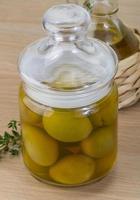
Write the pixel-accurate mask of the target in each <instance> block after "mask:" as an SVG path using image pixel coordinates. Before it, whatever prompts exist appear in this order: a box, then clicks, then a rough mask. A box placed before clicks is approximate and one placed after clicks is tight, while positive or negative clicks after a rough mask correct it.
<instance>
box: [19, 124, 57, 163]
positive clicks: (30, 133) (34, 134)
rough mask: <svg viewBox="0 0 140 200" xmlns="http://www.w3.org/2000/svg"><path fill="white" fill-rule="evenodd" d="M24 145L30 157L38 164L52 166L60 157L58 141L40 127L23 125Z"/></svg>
mask: <svg viewBox="0 0 140 200" xmlns="http://www.w3.org/2000/svg"><path fill="white" fill-rule="evenodd" d="M22 135H23V141H24V146H25V149H26V151H27V153H28V154H29V156H30V158H31V159H32V160H33V161H34V162H36V163H37V164H38V165H42V166H50V165H52V164H53V163H55V162H56V160H57V158H58V143H57V141H55V140H54V139H52V138H51V137H50V136H49V135H47V133H46V132H45V131H44V130H43V129H40V128H38V127H33V126H30V125H27V124H23V125H22Z"/></svg>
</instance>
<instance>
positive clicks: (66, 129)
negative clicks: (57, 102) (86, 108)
mask: <svg viewBox="0 0 140 200" xmlns="http://www.w3.org/2000/svg"><path fill="white" fill-rule="evenodd" d="M43 125H44V129H45V130H46V131H47V132H48V134H49V135H50V136H52V137H53V138H55V139H57V140H59V141H62V142H77V141H81V140H83V139H85V138H86V137H87V136H88V135H89V134H90V133H91V131H92V125H91V122H90V120H89V119H88V118H87V117H86V116H76V114H75V112H74V111H51V112H48V113H46V114H45V115H44V116H43Z"/></svg>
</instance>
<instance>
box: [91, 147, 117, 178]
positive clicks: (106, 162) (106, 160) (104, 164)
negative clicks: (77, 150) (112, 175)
mask: <svg viewBox="0 0 140 200" xmlns="http://www.w3.org/2000/svg"><path fill="white" fill-rule="evenodd" d="M115 159H116V151H113V152H111V154H109V155H107V156H105V157H103V158H100V159H97V160H96V172H95V174H96V175H95V176H96V177H100V176H103V175H105V174H106V173H107V172H108V171H109V170H110V169H111V168H112V166H113V164H114V162H115Z"/></svg>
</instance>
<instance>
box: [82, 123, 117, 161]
mask: <svg viewBox="0 0 140 200" xmlns="http://www.w3.org/2000/svg"><path fill="white" fill-rule="evenodd" d="M114 145H115V137H114V132H113V128H112V126H111V127H103V128H98V129H96V130H94V131H93V132H92V134H91V135H90V136H89V137H88V138H86V139H85V140H83V141H82V142H81V148H82V151H83V152H84V153H85V154H87V155H89V156H91V157H94V158H101V157H103V156H105V155H107V154H108V153H110V152H111V151H112V150H113V148H114Z"/></svg>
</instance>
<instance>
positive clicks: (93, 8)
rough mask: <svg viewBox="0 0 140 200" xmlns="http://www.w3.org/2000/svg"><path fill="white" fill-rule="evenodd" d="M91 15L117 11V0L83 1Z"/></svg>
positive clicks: (111, 13) (102, 14)
mask: <svg viewBox="0 0 140 200" xmlns="http://www.w3.org/2000/svg"><path fill="white" fill-rule="evenodd" d="M84 6H85V7H86V9H88V10H89V11H90V12H91V14H92V15H96V16H105V15H113V14H115V13H117V12H118V10H119V8H118V0H86V1H85V3H84Z"/></svg>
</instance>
